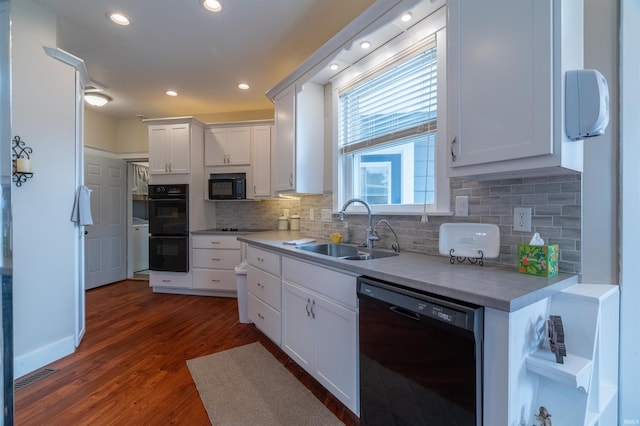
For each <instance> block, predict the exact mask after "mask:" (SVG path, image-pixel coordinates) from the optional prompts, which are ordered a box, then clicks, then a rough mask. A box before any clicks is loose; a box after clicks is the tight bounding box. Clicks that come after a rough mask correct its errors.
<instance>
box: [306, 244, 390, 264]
mask: <svg viewBox="0 0 640 426" xmlns="http://www.w3.org/2000/svg"><path fill="white" fill-rule="evenodd" d="M298 248H299V249H300V250H304V251H309V252H312V253H318V254H322V255H325V256H331V257H337V258H339V259H345V260H371V259H380V258H383V257H390V256H397V255H398V253H395V252H392V251H385V250H375V249H374V250H369V249H366V248H364V247H355V246H349V245H346V244H309V245H304V246H300V247H298Z"/></svg>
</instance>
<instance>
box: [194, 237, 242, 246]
mask: <svg viewBox="0 0 640 426" xmlns="http://www.w3.org/2000/svg"><path fill="white" fill-rule="evenodd" d="M191 244H192V246H193V248H194V249H195V248H202V249H205V248H216V249H239V248H240V241H238V239H237V238H236V237H231V236H227V235H194V236H193V237H192V240H191Z"/></svg>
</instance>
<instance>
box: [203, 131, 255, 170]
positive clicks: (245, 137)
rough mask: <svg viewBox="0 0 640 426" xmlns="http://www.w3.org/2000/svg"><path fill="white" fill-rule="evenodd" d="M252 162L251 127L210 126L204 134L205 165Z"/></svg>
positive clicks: (246, 164) (235, 164)
mask: <svg viewBox="0 0 640 426" xmlns="http://www.w3.org/2000/svg"><path fill="white" fill-rule="evenodd" d="M250 163H251V128H249V127H216V128H208V129H207V130H206V132H205V136H204V165H205V166H248V165H249V164H250Z"/></svg>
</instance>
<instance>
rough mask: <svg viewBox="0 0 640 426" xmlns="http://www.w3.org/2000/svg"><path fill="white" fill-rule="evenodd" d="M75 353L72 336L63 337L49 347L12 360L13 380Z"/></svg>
mask: <svg viewBox="0 0 640 426" xmlns="http://www.w3.org/2000/svg"><path fill="white" fill-rule="evenodd" d="M74 351H75V345H74V344H73V336H69V337H65V338H64V339H61V340H58V341H57V342H54V343H51V344H50V345H47V346H44V347H42V348H38V349H36V350H35V351H32V352H29V353H27V354H24V355H20V356H16V357H15V358H14V360H13V378H14V379H17V378H18V377H22V376H24V375H25V374H28V373H31V372H32V371H35V370H37V369H38V368H41V367H44V366H45V365H47V364H51V363H52V362H54V361H57V360H59V359H60V358H63V357H65V356H67V355H69V354H72V353H73V352H74Z"/></svg>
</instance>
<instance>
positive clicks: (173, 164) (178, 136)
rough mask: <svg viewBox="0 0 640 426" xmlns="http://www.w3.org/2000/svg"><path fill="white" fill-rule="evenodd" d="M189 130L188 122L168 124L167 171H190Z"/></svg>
mask: <svg viewBox="0 0 640 426" xmlns="http://www.w3.org/2000/svg"><path fill="white" fill-rule="evenodd" d="M190 138H191V132H190V126H189V124H175V125H171V126H170V143H169V149H168V150H169V152H170V153H171V154H170V155H171V161H170V162H169V173H189V172H190V171H191V167H190V164H191V161H190V160H191V149H190V148H191V144H190Z"/></svg>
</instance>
